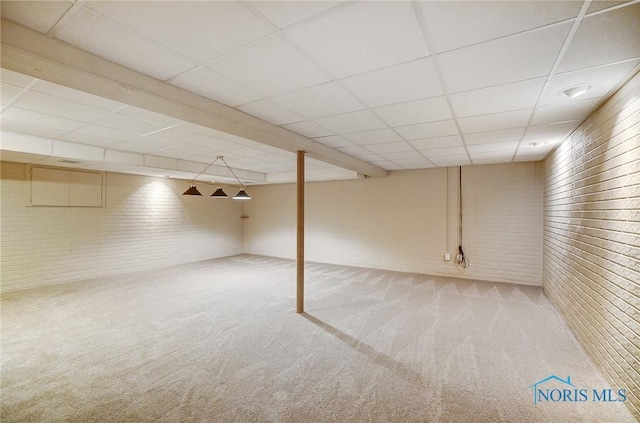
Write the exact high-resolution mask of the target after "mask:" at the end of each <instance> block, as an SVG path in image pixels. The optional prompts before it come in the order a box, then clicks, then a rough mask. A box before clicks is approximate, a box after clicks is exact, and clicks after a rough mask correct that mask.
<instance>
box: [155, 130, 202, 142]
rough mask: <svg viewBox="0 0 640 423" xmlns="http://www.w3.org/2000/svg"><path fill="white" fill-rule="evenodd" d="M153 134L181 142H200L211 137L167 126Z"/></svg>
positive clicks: (156, 136)
mask: <svg viewBox="0 0 640 423" xmlns="http://www.w3.org/2000/svg"><path fill="white" fill-rule="evenodd" d="M152 136H153V137H155V138H162V139H165V140H169V141H175V142H178V143H180V144H182V143H190V142H198V141H202V140H206V139H208V138H209V137H208V136H206V135H202V134H196V133H193V132H187V131H183V130H180V129H177V128H166V129H163V130H161V131H158V132H154V133H153V134H152Z"/></svg>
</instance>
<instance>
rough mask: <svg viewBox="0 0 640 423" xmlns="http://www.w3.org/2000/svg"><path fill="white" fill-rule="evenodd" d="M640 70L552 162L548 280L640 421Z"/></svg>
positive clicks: (548, 175) (550, 290) (547, 175)
mask: <svg viewBox="0 0 640 423" xmlns="http://www.w3.org/2000/svg"><path fill="white" fill-rule="evenodd" d="M639 122H640V74H639V75H636V76H635V77H634V78H633V79H632V80H631V81H630V82H629V83H627V84H626V85H625V86H624V87H622V88H621V89H620V90H619V91H618V92H617V93H616V94H615V95H614V96H612V97H611V98H610V99H609V100H608V101H607V102H606V103H605V104H604V105H603V106H602V107H601V108H600V109H599V110H598V111H597V112H596V113H594V114H593V115H592V116H591V117H590V118H589V119H588V120H587V121H586V122H585V123H584V124H583V125H582V126H581V127H580V128H579V129H578V130H577V131H576V132H575V133H574V134H573V136H572V137H570V138H569V139H567V140H566V141H565V142H564V143H563V144H561V145H560V146H559V147H558V148H557V149H556V150H555V151H554V152H553V153H552V154H551V155H550V156H549V157H548V158H547V159H546V161H545V209H544V287H545V291H546V292H547V294H548V295H549V297H550V298H551V300H552V301H553V302H554V303H555V304H556V306H557V307H558V309H559V310H560V312H561V313H562V314H563V315H564V316H565V318H566V320H567V322H568V324H569V326H570V327H571V329H572V330H573V331H574V333H575V334H576V336H577V338H578V339H579V340H580V342H581V343H582V344H583V346H584V347H585V348H586V350H587V351H588V352H589V354H590V355H591V357H592V358H593V359H594V360H595V361H596V363H598V364H599V365H600V367H601V368H602V369H603V370H604V372H605V373H606V374H607V375H608V376H609V378H610V381H611V382H612V383H613V384H614V386H618V387H620V388H625V389H627V393H628V395H629V399H630V401H627V405H628V406H629V407H630V409H631V410H632V412H633V413H634V415H635V417H636V418H637V419H639V420H640V398H639V395H640V138H639V134H640V123H639Z"/></svg>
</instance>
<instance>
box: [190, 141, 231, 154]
mask: <svg viewBox="0 0 640 423" xmlns="http://www.w3.org/2000/svg"><path fill="white" fill-rule="evenodd" d="M186 144H192V145H198V146H200V147H205V148H208V149H210V150H214V151H217V152H218V154H223V153H226V152H228V151H231V150H233V149H235V148H238V146H237V145H236V144H233V143H231V142H229V141H223V140H219V139H215V138H207V139H204V140H199V141H197V140H189V142H187V143H186Z"/></svg>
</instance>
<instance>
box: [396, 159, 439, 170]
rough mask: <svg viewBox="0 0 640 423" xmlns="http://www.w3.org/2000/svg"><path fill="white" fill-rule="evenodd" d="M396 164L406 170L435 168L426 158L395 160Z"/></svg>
mask: <svg viewBox="0 0 640 423" xmlns="http://www.w3.org/2000/svg"><path fill="white" fill-rule="evenodd" d="M394 162H395V163H396V164H399V165H400V166H402V167H404V168H405V169H421V168H426V167H433V164H432V163H431V162H430V161H429V160H428V159H426V158H425V157H416V158H411V159H395V160H394Z"/></svg>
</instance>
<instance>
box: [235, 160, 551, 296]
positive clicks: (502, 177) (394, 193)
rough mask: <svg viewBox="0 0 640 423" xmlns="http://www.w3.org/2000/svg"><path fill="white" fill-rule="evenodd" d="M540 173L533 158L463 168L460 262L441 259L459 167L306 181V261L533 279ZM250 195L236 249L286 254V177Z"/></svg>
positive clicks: (536, 276) (291, 204) (537, 272)
mask: <svg viewBox="0 0 640 423" xmlns="http://www.w3.org/2000/svg"><path fill="white" fill-rule="evenodd" d="M542 176H543V175H542V169H541V163H514V164H503V165H486V166H467V167H463V176H462V180H463V207H464V216H463V221H464V226H463V246H464V247H465V252H466V253H467V255H468V257H469V259H470V261H471V266H470V267H469V268H468V269H466V270H462V269H460V268H458V267H456V266H455V265H454V263H453V261H449V262H447V261H444V254H445V252H447V251H448V252H450V253H451V257H452V258H453V257H454V256H455V254H456V248H457V245H458V243H457V242H458V241H457V228H458V207H457V205H458V181H459V179H458V168H450V169H446V168H437V169H424V170H415V171H397V172H390V175H389V176H388V177H386V178H368V179H363V180H355V181H335V182H314V183H308V184H307V187H306V200H305V201H306V217H305V223H306V234H305V239H306V243H305V249H306V251H305V253H306V259H307V260H310V261H317V262H324V263H335V264H345V265H351V266H361V267H369V268H376V269H388V270H398V271H405V272H416V273H425V274H434V275H448V276H457V277H463V278H473V279H482V280H489V281H498V282H510V283H519V284H526V285H541V284H542V195H543V180H542ZM447 179H448V180H449V182H447ZM447 186H448V187H449V189H447ZM251 195H252V197H253V200H252V201H251V202H248V203H247V205H246V212H247V214H248V215H249V216H250V217H251V218H250V219H248V220H247V222H246V227H245V252H247V253H252V254H262V255H268V256H276V257H283V258H295V240H296V236H295V219H296V215H295V185H293V184H284V185H271V186H261V187H252V188H251Z"/></svg>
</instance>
